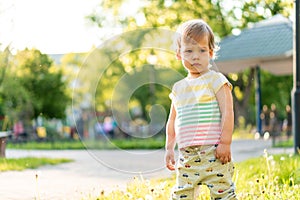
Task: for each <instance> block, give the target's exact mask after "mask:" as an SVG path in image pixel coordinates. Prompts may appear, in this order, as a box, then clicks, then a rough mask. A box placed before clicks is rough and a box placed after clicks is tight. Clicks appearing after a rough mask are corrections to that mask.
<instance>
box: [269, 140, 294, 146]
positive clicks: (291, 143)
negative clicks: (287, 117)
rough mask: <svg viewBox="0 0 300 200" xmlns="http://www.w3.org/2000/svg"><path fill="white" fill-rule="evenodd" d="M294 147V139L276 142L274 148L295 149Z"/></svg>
mask: <svg viewBox="0 0 300 200" xmlns="http://www.w3.org/2000/svg"><path fill="white" fill-rule="evenodd" d="M293 146H294V139H289V140H282V141H278V142H276V144H275V146H274V147H283V148H286V147H293Z"/></svg>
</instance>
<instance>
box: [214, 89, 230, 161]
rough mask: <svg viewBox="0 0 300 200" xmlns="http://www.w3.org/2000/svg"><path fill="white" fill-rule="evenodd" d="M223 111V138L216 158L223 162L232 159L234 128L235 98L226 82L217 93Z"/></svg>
mask: <svg viewBox="0 0 300 200" xmlns="http://www.w3.org/2000/svg"><path fill="white" fill-rule="evenodd" d="M216 97H217V100H218V103H219V107H220V112H221V117H222V118H221V138H220V143H219V145H218V147H217V149H216V153H215V154H216V158H217V159H219V160H220V161H221V162H222V163H223V164H226V163H227V162H230V161H231V150H230V145H231V141H232V132H233V128H234V113H233V100H232V94H231V90H230V88H229V86H228V85H227V84H224V85H223V86H222V87H221V89H220V90H219V91H218V92H217V94H216Z"/></svg>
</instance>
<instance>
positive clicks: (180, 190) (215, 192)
mask: <svg viewBox="0 0 300 200" xmlns="http://www.w3.org/2000/svg"><path fill="white" fill-rule="evenodd" d="M216 147H217V145H212V146H211V145H203V146H195V147H187V148H184V149H183V150H180V154H179V158H178V162H177V165H176V175H177V177H176V185H175V187H174V188H173V192H172V199H180V200H192V199H197V197H198V195H199V186H200V185H206V186H207V187H208V188H209V190H210V196H211V199H212V200H221V199H222V200H223V199H237V198H236V194H235V185H234V183H233V182H232V176H233V173H234V166H233V163H232V162H228V163H226V164H224V165H223V164H222V163H221V162H220V160H218V159H216V158H215V155H214V153H215V150H216Z"/></svg>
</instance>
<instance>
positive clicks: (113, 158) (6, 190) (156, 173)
mask: <svg viewBox="0 0 300 200" xmlns="http://www.w3.org/2000/svg"><path fill="white" fill-rule="evenodd" d="M264 149H267V150H268V152H269V153H270V154H276V153H293V149H292V148H289V149H272V148H271V141H264V140H239V141H234V142H233V145H232V152H233V156H234V160H235V162H239V161H243V160H245V159H248V158H252V157H258V156H261V155H263V152H264ZM6 156H7V157H8V158H12V157H25V156H36V157H54V158H55V157H60V158H71V159H74V162H72V163H66V164H60V165H56V166H44V167H40V168H38V169H33V170H25V171H21V172H18V171H10V172H0V200H2V199H3V200H27V199H28V200H31V199H41V200H42V199H43V200H56V199H57V200H64V199H66V200H77V199H78V200H79V199H82V198H85V197H88V196H97V195H98V194H99V193H100V192H101V191H102V190H105V191H106V192H109V191H111V190H114V189H125V188H126V184H127V183H128V182H130V181H132V180H133V177H143V178H144V179H150V178H159V177H169V176H171V175H172V173H171V172H169V171H168V170H166V169H165V168H164V151H163V150H131V151H124V150H101V151H100V150H97V151H96V150H94V151H91V150H65V151H41V150H38V151H37V150H10V149H8V150H7V151H6ZM36 175H38V178H37V179H36Z"/></svg>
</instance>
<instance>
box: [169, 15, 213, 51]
mask: <svg viewBox="0 0 300 200" xmlns="http://www.w3.org/2000/svg"><path fill="white" fill-rule="evenodd" d="M204 36H207V38H208V46H209V50H212V51H213V52H216V51H217V50H218V46H217V45H216V44H215V36H214V33H213V31H212V29H211V28H210V26H209V25H208V24H207V23H206V22H205V21H203V20H202V19H193V20H189V21H186V22H184V23H183V24H181V25H180V26H179V27H178V29H177V31H176V36H175V41H174V42H175V50H176V52H179V51H180V48H181V44H182V42H184V43H186V42H189V41H196V42H198V41H199V40H200V39H202V38H203V37H204Z"/></svg>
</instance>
